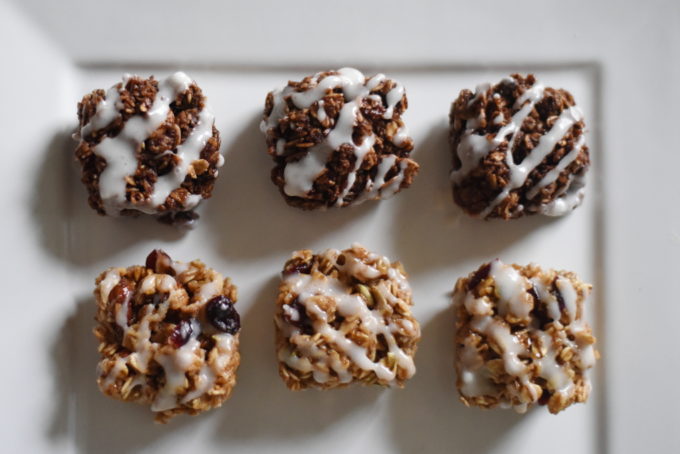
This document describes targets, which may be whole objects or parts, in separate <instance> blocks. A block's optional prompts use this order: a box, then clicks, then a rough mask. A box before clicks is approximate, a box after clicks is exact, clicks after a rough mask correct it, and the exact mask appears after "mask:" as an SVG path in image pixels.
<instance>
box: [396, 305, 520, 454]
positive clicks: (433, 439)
mask: <svg viewBox="0 0 680 454" xmlns="http://www.w3.org/2000/svg"><path fill="white" fill-rule="evenodd" d="M453 323H454V321H453V309H452V307H449V308H447V309H446V310H445V311H442V312H440V313H438V314H437V315H435V316H434V317H433V318H432V319H431V320H430V321H429V322H428V323H427V324H426V325H424V326H423V327H422V332H423V337H422V341H421V342H420V345H419V348H418V353H417V354H416V366H417V367H418V372H416V375H415V376H414V377H413V378H412V379H411V380H410V381H409V382H408V383H407V384H406V387H405V388H404V389H403V390H400V391H397V392H395V393H394V394H393V396H392V398H391V401H390V405H391V407H390V415H391V418H392V421H391V424H392V439H393V446H394V448H395V449H396V450H397V451H398V452H400V453H421V452H442V453H443V452H464V453H466V454H481V453H485V452H488V451H489V450H491V448H492V447H493V446H494V445H496V444H498V443H500V442H501V440H502V439H503V437H504V436H505V434H506V433H508V432H509V431H511V430H512V428H513V427H514V426H515V425H517V424H518V423H520V422H521V421H522V415H518V414H516V413H515V412H513V411H508V410H495V411H484V410H480V409H477V408H467V407H465V406H464V405H463V404H462V403H461V402H460V401H459V400H458V393H457V391H456V385H455V370H454V367H453V335H454V332H453Z"/></svg>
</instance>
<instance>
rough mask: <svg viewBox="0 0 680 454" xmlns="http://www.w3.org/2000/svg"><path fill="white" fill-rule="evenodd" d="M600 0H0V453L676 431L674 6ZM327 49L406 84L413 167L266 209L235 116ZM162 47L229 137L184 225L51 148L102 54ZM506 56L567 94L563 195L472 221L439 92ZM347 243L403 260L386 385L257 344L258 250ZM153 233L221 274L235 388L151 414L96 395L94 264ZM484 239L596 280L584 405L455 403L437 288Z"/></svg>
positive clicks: (545, 442) (262, 323) (68, 124)
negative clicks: (344, 381)
mask: <svg viewBox="0 0 680 454" xmlns="http://www.w3.org/2000/svg"><path fill="white" fill-rule="evenodd" d="M604 4H606V5H607V6H609V7H612V6H613V5H614V2H603V5H597V6H596V5H589V4H588V3H585V2H584V3H583V5H582V7H581V8H580V9H579V8H578V7H577V6H571V7H570V8H566V7H548V6H543V5H542V3H541V2H519V4H518V5H517V8H513V9H509V8H507V7H506V6H500V5H499V6H498V8H499V9H502V10H500V11H499V12H497V13H493V14H492V13H491V11H486V12H484V13H483V10H484V9H485V8H486V9H489V8H490V6H486V7H484V6H482V5H479V6H475V5H464V6H456V5H448V4H444V3H442V4H437V3H428V2H420V4H419V5H415V4H414V5H410V6H403V7H400V6H398V5H397V4H394V3H376V4H375V5H371V6H367V5H363V4H361V3H359V2H346V3H345V4H344V6H343V7H342V8H338V9H337V11H332V12H331V11H327V12H324V13H323V14H322V11H321V8H320V7H319V6H318V5H317V6H314V5H315V4H312V3H310V4H307V5H297V4H296V5H292V4H291V5H289V4H283V3H279V2H274V1H270V2H266V3H265V4H263V5H254V4H247V3H246V2H243V4H241V5H238V6H236V5H228V4H222V3H220V2H200V3H197V5H196V6H194V7H192V8H191V9H187V8H186V7H185V6H182V4H180V3H177V4H176V5H174V4H172V2H170V3H168V2H161V1H150V2H144V3H140V4H137V2H132V1H128V0H126V1H122V2H118V3H117V4H116V6H115V7H108V8H107V7H104V6H100V5H97V4H95V3H92V4H91V3H87V2H78V1H74V0H68V1H62V2H59V3H55V4H42V3H41V2H38V1H37V0H32V1H28V2H24V3H22V5H21V6H19V4H18V2H17V4H9V3H4V4H0V42H2V43H3V44H2V46H3V52H5V53H7V54H8V57H9V58H8V59H7V60H6V61H7V62H9V65H8V66H6V68H5V69H4V70H3V72H2V73H0V82H2V86H3V87H5V88H6V90H5V101H4V108H3V109H2V111H0V127H2V128H3V129H2V132H3V140H4V144H5V148H6V150H5V151H4V153H5V156H8V157H9V156H12V157H13V158H14V159H12V162H11V163H9V161H7V163H8V164H7V165H6V172H7V177H6V178H8V182H9V185H8V190H7V191H8V192H7V197H6V206H8V208H7V211H6V214H5V220H6V221H5V223H3V227H2V229H3V230H2V233H3V240H2V244H3V252H4V253H5V257H6V260H5V261H3V264H2V267H3V268H2V270H3V273H2V275H3V276H4V279H5V281H4V282H3V283H4V284H5V287H6V288H7V289H8V290H7V293H6V295H7V296H6V304H5V306H6V313H5V326H4V328H3V329H2V330H0V333H1V334H0V335H1V336H2V338H1V339H2V340H3V342H4V345H6V346H7V347H8V350H7V354H6V366H5V367H4V368H3V371H5V373H4V374H3V382H2V384H3V389H5V390H6V397H5V402H6V408H7V409H10V410H8V411H6V412H4V414H3V416H2V425H0V427H2V428H1V429H0V433H2V440H8V441H9V440H11V446H12V450H15V451H17V452H21V451H23V452H45V451H51V452H98V453H99V452H127V451H145V452H178V453H183V452H192V451H194V450H201V451H202V452H224V451H225V450H227V449H229V450H232V451H236V452H244V453H248V452H252V453H259V452H269V451H272V452H274V451H275V452H291V453H292V452H317V451H322V452H346V451H357V452H452V451H453V452H466V453H482V452H493V453H501V452H502V453H515V452H528V453H539V452H543V451H545V450H546V449H549V450H550V451H551V452H555V453H562V452H564V453H571V452H579V453H600V452H612V453H620V452H637V451H638V450H639V449H643V447H644V448H645V449H647V450H650V451H653V452H677V451H678V449H680V440H679V439H678V435H677V434H673V433H671V431H670V430H669V429H671V428H673V427H677V426H678V422H679V421H678V416H677V413H676V412H675V411H673V404H678V403H680V399H678V398H679V395H678V391H677V386H674V384H673V377H674V376H676V375H677V374H678V372H680V368H679V365H678V355H677V351H676V350H675V348H677V346H678V345H679V344H678V335H677V330H676V329H673V321H674V320H676V319H677V318H680V309H678V305H677V304H675V303H676V302H677V296H675V295H676V294H675V293H669V292H672V290H673V289H674V288H672V287H671V284H670V283H669V281H672V280H673V276H674V275H675V274H676V273H678V272H680V266H678V264H677V261H676V260H674V258H677V256H678V252H679V249H680V247H679V245H680V215H678V210H677V208H676V205H677V203H676V204H675V205H672V204H671V200H672V199H673V198H674V197H673V196H674V195H677V194H678V193H680V192H679V191H680V185H679V184H678V182H677V179H674V178H673V175H674V172H673V169H674V168H676V167H677V166H678V165H679V164H680V158H679V157H678V156H679V155H678V154H677V153H673V152H672V151H673V148H672V147H673V146H675V145H674V142H673V141H671V139H670V138H671V137H672V133H673V131H674V129H673V128H674V125H673V123H672V121H671V119H672V118H675V119H677V115H675V117H672V115H674V114H673V112H674V109H673V106H672V104H673V102H678V101H680V99H678V98H679V97H678V94H679V93H678V89H677V88H676V87H675V84H674V83H672V82H671V81H672V77H671V76H673V75H674V76H676V77H677V76H679V75H680V74H678V61H677V58H676V57H675V56H676V55H677V54H676V53H675V54H674V53H673V51H677V50H678V44H680V39H679V36H678V32H677V31H676V30H674V29H673V28H672V27H671V26H672V25H673V24H675V25H677V18H678V8H677V7H675V6H672V5H666V6H664V5H662V4H660V3H659V4H658V5H657V8H656V9H653V11H648V10H645V11H644V12H642V11H636V10H635V9H634V8H632V7H628V6H623V5H621V6H617V14H618V15H619V17H617V22H616V23H614V22H611V23H608V22H606V21H601V20H599V19H598V17H600V16H598V15H599V14H604V12H608V11H609V10H608V9H607V8H606V7H605V5H604ZM57 5H58V6H57ZM572 8H573V9H572ZM574 9H575V10H578V11H579V14H576V13H575V12H574ZM586 13H587V14H586ZM608 17H611V16H608ZM558 18H559V19H558ZM369 19H370V20H369ZM512 24H515V25H512ZM520 24H523V25H522V26H520ZM529 24H531V25H529ZM562 24H569V26H568V27H566V26H564V25H562ZM291 27H292V28H295V27H298V28H299V30H300V31H299V32H297V33H291V30H292V28H291ZM354 27H358V28H356V29H354ZM478 27H479V28H478ZM631 27H632V28H631ZM636 27H637V28H636ZM529 29H530V30H529ZM642 32H644V35H643V34H642ZM287 33H288V34H287ZM630 33H633V34H634V35H635V40H633V39H632V38H628V36H630ZM604 36H606V37H607V39H608V40H611V41H604V40H602V38H603V37H604ZM655 43H656V44H661V45H665V46H666V47H663V46H656V47H654V48H652V47H651V45H652V44H655ZM346 65H349V66H357V67H359V68H360V69H362V70H363V71H364V72H365V73H366V74H374V73H375V72H384V73H386V74H387V75H389V76H391V77H394V78H396V79H398V80H399V81H401V82H402V83H403V84H404V85H405V86H406V89H407V94H408V98H409V110H408V111H407V113H406V117H405V119H406V121H407V123H408V125H409V128H410V130H411V133H412V135H413V137H414V139H415V141H416V150H415V152H414V154H413V157H414V159H416V160H417V161H418V162H419V163H420V164H421V172H420V174H419V175H418V177H417V178H416V180H415V183H414V184H413V186H412V187H411V188H410V189H408V190H405V191H404V192H402V193H400V194H399V195H397V196H395V197H394V198H392V199H390V200H387V201H382V202H367V203H366V204H364V205H362V206H360V207H356V208H351V209H343V210H330V211H327V212H302V211H300V210H296V209H293V208H289V207H287V206H286V205H285V203H284V201H283V200H282V198H281V197H280V196H279V195H278V193H277V190H276V188H275V187H274V185H272V184H271V182H270V181H269V171H270V168H271V166H272V164H271V161H270V159H269V157H268V156H267V155H266V152H265V148H264V140H263V137H262V135H261V133H260V131H259V129H258V121H259V117H260V115H261V110H262V107H263V104H264V97H265V95H266V93H267V92H268V91H269V90H271V89H272V88H274V87H275V86H278V85H281V84H282V83H285V82H286V81H287V80H288V79H293V80H297V79H300V78H301V77H303V76H304V75H307V74H311V73H314V72H316V71H318V70H322V69H327V68H335V67H340V66H346ZM178 69H181V70H184V71H186V72H187V73H188V74H189V75H190V76H191V77H192V78H194V79H195V80H196V81H197V82H198V84H199V85H200V86H201V87H202V89H203V91H204V93H205V94H206V95H207V96H208V98H209V102H210V104H211V105H212V107H213V110H214V111H215V114H216V126H217V127H218V129H219V130H220V132H221V136H222V142H223V147H222V152H223V153H224V155H225V158H226V163H225V167H224V168H223V170H222V171H221V172H220V178H219V180H218V183H217V186H216V189H215V193H214V195H213V198H212V199H211V200H209V201H207V202H206V203H204V204H203V205H202V207H201V209H200V211H199V212H200V213H201V219H200V220H199V221H198V226H197V228H196V229H194V230H193V231H191V232H189V233H187V234H181V233H179V232H177V231H175V230H173V229H172V228H169V227H166V226H164V225H160V224H157V223H155V222H154V221H152V220H145V219H112V218H103V217H99V216H97V215H95V214H94V212H93V211H92V210H90V209H89V207H88V206H87V203H86V194H85V191H84V189H83V188H82V185H81V184H80V182H79V181H78V180H79V177H78V171H77V169H76V168H75V165H74V164H73V161H72V160H73V149H74V143H73V142H72V141H71V139H70V137H69V134H70V132H71V130H72V128H73V127H74V126H75V124H76V118H75V112H76V109H75V106H76V103H77V102H78V100H79V99H80V98H81V96H82V95H83V94H85V93H87V92H90V91H91V90H92V89H95V88H107V87H109V86H110V85H112V84H114V83H115V82H117V81H118V80H119V79H120V76H121V74H122V73H123V72H133V73H137V74H139V75H142V76H148V75H150V74H154V75H156V76H157V77H164V76H166V75H167V74H169V73H170V72H172V71H175V70H178ZM511 72H535V73H536V74H537V76H538V77H539V78H540V79H541V80H542V81H543V82H544V83H545V84H547V85H550V86H556V87H564V88H567V89H568V90H570V91H571V92H572V93H573V94H574V96H575V98H576V100H577V102H578V103H579V105H580V106H581V107H582V108H583V110H584V113H585V115H586V122H587V126H588V129H589V132H588V143H589V146H590V149H591V159H592V161H593V166H592V168H591V171H590V172H589V175H588V193H587V198H586V202H585V203H584V205H583V206H582V207H580V208H578V209H577V210H576V211H575V212H574V213H572V214H570V215H569V216H567V217H565V218H562V219H546V218H540V217H533V218H527V219H520V220H517V221H512V222H480V221H476V220H473V219H469V218H467V217H465V216H463V215H461V214H460V213H459V211H458V210H457V209H456V208H455V207H454V205H453V203H452V200H451V196H450V188H449V182H448V177H447V174H448V167H449V162H450V157H449V150H448V145H447V137H446V135H447V130H446V127H447V115H448V110H449V105H450V103H451V101H452V100H453V99H454V98H455V96H457V94H458V92H459V91H460V90H461V89H463V88H473V87H474V86H475V85H476V84H477V83H479V82H484V81H497V80H499V79H500V78H501V77H503V76H505V75H507V74H509V73H511ZM5 128H6V129H5ZM10 153H11V154H10ZM355 241H358V242H360V243H362V244H364V245H365V246H367V247H368V248H369V249H371V250H374V251H376V252H379V253H382V254H384V255H387V256H388V257H390V258H392V259H398V260H400V261H402V262H403V263H404V265H405V267H406V270H407V272H409V274H410V276H411V284H412V286H413V289H414V300H415V307H414V313H415V315H416V317H417V318H418V319H419V321H420V322H421V326H422V328H423V340H422V342H421V344H420V349H419V351H418V354H417V356H416V365H417V367H418V373H417V374H416V376H415V377H414V378H413V379H412V380H411V381H410V382H409V383H408V384H407V386H406V388H405V389H403V390H383V389H377V388H376V389H373V388H363V387H350V388H348V389H343V390H337V391H328V392H315V391H309V392H302V393H293V392H290V391H288V390H287V389H286V388H285V386H284V385H283V384H282V382H281V380H280V379H279V377H278V375H277V371H276V361H275V356H274V352H273V350H274V347H273V344H274V340H273V339H274V335H273V324H272V315H273V302H274V298H275V292H276V286H277V273H278V272H279V270H280V269H281V266H282V265H283V263H284V261H285V260H286V258H287V257H288V256H289V255H290V253H291V252H292V251H293V250H295V249H301V248H311V249H315V250H319V249H323V248H326V247H337V248H345V247H348V246H349V245H350V244H351V243H352V242H355ZM155 247H161V248H163V249H165V250H166V251H168V252H169V253H170V254H171V255H172V256H173V258H175V259H178V260H191V259H193V258H201V259H202V260H203V261H204V262H205V263H206V264H208V265H209V266H212V267H214V268H217V269H218V270H220V271H222V272H224V273H225V274H226V275H229V276H231V277H232V278H233V280H234V282H235V283H236V284H237V285H238V287H239V295H240V297H239V302H238V305H237V307H238V308H239V311H240V313H241V316H242V322H243V330H242V336H241V342H242V345H241V354H242V363H241V368H240V369H239V375H238V384H237V386H236V388H235V389H234V394H233V396H232V398H231V399H230V400H229V401H228V402H227V403H225V405H224V406H223V407H222V408H220V409H218V410H214V411H212V412H210V413H207V414H205V415H201V416H198V417H193V418H189V417H179V418H177V419H175V420H173V421H172V422H171V423H170V424H168V425H166V426H159V425H155V424H154V423H153V422H152V415H151V414H150V412H149V411H148V409H146V408H142V407H138V406H135V405H131V404H125V403H120V402H115V401H112V400H110V399H107V398H106V397H104V396H102V395H101V394H100V393H99V391H98V389H97V386H96V383H95V380H94V366H95V364H96V361H97V353H96V345H95V342H94V338H93V336H92V334H91V329H92V326H93V323H92V317H93V315H94V304H93V302H92V298H91V291H92V286H93V280H94V277H95V276H96V275H97V274H98V273H99V272H100V271H101V270H103V269H105V268H106V267H108V266H127V265H131V264H135V263H142V262H143V260H144V258H145V256H146V254H147V253H148V252H149V251H150V250H151V249H153V248H155ZM494 257H500V258H502V259H503V260H504V261H506V262H517V263H522V264H524V263H528V262H530V261H534V262H536V263H539V264H541V265H543V266H545V267H554V268H559V269H571V270H574V271H576V272H578V274H579V275H580V276H581V277H582V278H583V279H584V280H586V281H589V282H592V283H593V284H594V285H595V292H594V295H593V297H592V298H591V300H590V305H591V307H590V312H591V314H590V317H591V321H592V322H593V324H594V327H595V329H596V335H598V340H599V344H598V348H599V349H600V350H601V351H602V353H603V357H604V358H603V361H601V362H600V363H599V364H598V366H597V368H596V370H595V374H594V376H593V378H594V392H593V394H592V396H591V400H590V401H589V402H588V403H587V404H586V405H577V406H574V407H572V408H570V409H568V410H566V411H565V412H563V413H561V414H560V415H558V416H552V415H550V414H548V413H547V411H546V410H545V409H544V408H538V409H536V410H533V411H530V412H529V413H528V414H526V415H516V414H514V413H512V412H508V411H500V410H499V411H480V410H478V409H467V408H465V407H464V406H463V405H462V404H460V403H459V402H458V400H457V393H456V391H455V386H454V372H453V366H452V359H453V353H452V347H453V340H452V339H453V332H452V314H451V310H450V298H449V295H448V292H449V291H450V290H451V288H452V287H453V284H454V283H455V280H456V279H457V278H458V277H460V276H462V275H466V274H467V273H469V272H470V271H472V270H474V269H475V268H476V267H477V266H478V265H479V264H481V263H482V262H484V261H488V260H490V259H493V258H494ZM667 295H671V296H667ZM8 372H9V373H8ZM652 421H655V422H654V423H652ZM5 443H7V441H6V442H5Z"/></svg>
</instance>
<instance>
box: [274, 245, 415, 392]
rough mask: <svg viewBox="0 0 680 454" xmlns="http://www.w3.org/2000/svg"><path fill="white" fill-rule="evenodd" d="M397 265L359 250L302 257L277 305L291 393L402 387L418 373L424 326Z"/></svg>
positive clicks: (289, 266) (287, 269)
mask: <svg viewBox="0 0 680 454" xmlns="http://www.w3.org/2000/svg"><path fill="white" fill-rule="evenodd" d="M411 306H412V302H411V288H410V286H409V284H408V281H407V280H406V273H405V272H404V269H403V267H402V266H401V264H400V263H399V262H395V263H390V261H389V260H388V259H387V258H385V257H381V256H379V255H376V254H373V253H370V252H368V251H367V250H366V249H364V248H363V247H361V246H359V245H356V244H355V245H353V246H352V247H351V248H350V249H346V250H344V251H338V250H336V249H328V250H326V251H324V252H323V253H321V254H313V253H312V252H311V251H309V250H303V251H297V252H295V253H294V254H293V256H292V258H291V259H290V260H288V261H287V262H286V264H285V266H284V267H283V272H282V274H281V285H280V287H279V295H278V299H277V302H276V315H275V316H274V322H275V325H276V350H277V355H278V360H279V374H280V375H281V378H283V381H284V382H285V383H286V386H288V388H290V389H292V390H300V389H304V388H318V389H329V388H338V387H342V386H346V385H348V384H349V383H352V382H358V383H362V384H364V385H371V384H378V385H382V386H392V387H403V386H404V383H405V381H406V380H408V379H409V378H411V377H412V376H413V374H414V373H415V371H416V368H415V365H414V362H413V357H414V355H415V353H416V347H417V344H418V341H419V340H420V325H419V324H418V322H417V321H416V319H415V318H414V317H413V315H412V314H411Z"/></svg>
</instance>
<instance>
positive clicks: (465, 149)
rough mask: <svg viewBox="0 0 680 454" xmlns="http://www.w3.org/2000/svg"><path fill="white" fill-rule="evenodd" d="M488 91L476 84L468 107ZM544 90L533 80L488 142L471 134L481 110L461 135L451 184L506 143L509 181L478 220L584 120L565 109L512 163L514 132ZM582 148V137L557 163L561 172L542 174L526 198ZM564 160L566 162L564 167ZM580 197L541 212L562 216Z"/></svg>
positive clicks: (508, 81) (576, 110) (554, 176)
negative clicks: (513, 111)
mask: <svg viewBox="0 0 680 454" xmlns="http://www.w3.org/2000/svg"><path fill="white" fill-rule="evenodd" d="M501 83H504V84H513V85H514V84H516V83H517V82H516V81H515V80H514V79H512V78H505V79H503V80H502V81H501ZM489 88H490V85H489V84H482V85H478V86H477V87H476V89H475V95H474V97H473V98H472V99H471V100H470V102H469V103H468V105H471V104H472V103H473V102H474V101H475V100H477V99H478V98H479V97H481V96H485V95H486V92H487V91H488V89H489ZM544 91H545V87H544V86H543V85H542V84H541V83H540V82H538V81H536V82H535V83H534V85H532V86H531V88H529V89H527V90H526V91H525V92H524V93H523V94H522V95H521V96H520V97H519V98H517V100H516V101H515V104H514V106H513V107H514V109H518V110H517V112H516V113H515V114H514V115H513V116H512V117H511V119H510V122H509V123H508V124H507V125H505V126H503V127H501V128H500V129H499V130H498V132H497V133H496V135H495V136H494V137H493V138H491V139H489V138H488V137H487V136H486V135H480V134H478V133H475V131H474V129H475V128H476V127H477V126H478V125H479V123H480V121H481V120H482V117H483V115H484V112H483V111H482V112H481V113H480V116H479V117H477V118H473V119H470V120H468V121H467V124H466V126H467V129H466V130H465V132H464V133H463V136H462V137H461V140H460V143H459V144H458V148H457V149H456V153H457V155H458V158H459V159H460V161H461V167H460V168H459V169H457V170H453V171H452V172H451V181H453V182H454V183H459V182H460V181H462V180H463V178H464V177H465V176H466V175H467V174H468V173H470V171H471V170H472V169H474V168H475V167H477V165H478V164H479V161H480V160H482V158H484V157H485V156H486V155H488V154H489V153H490V152H491V151H493V150H495V149H496V148H498V147H499V146H500V145H501V144H503V142H505V141H506V140H507V141H508V144H507V147H506V149H505V163H506V165H507V166H508V169H509V170H510V179H509V182H508V184H507V185H506V186H505V187H504V188H503V190H502V191H501V192H500V193H499V194H498V195H497V196H496V197H495V198H494V199H493V200H492V201H491V202H490V203H489V204H488V205H487V207H486V208H485V209H484V210H482V211H481V212H480V213H479V214H478V216H479V217H481V218H485V217H486V216H488V215H489V214H490V213H491V212H492V211H493V209H494V208H496V207H497V206H498V205H499V204H500V203H501V202H502V201H503V200H504V199H505V198H506V197H507V196H508V194H509V193H510V191H512V190H513V189H517V188H520V187H522V186H523V185H524V183H525V182H526V180H527V177H528V176H529V174H530V173H531V172H532V171H533V170H534V169H535V168H536V167H537V166H538V165H539V164H540V163H541V162H542V161H543V159H545V157H546V156H548V155H549V154H550V153H551V152H552V151H553V150H554V148H555V145H556V144H557V143H559V142H560V141H561V140H562V139H563V138H564V136H565V135H566V134H567V133H568V132H569V130H570V129H571V127H572V126H573V125H574V124H575V123H577V122H579V121H581V120H582V119H583V114H582V112H581V110H580V109H579V108H578V107H577V106H571V107H569V108H567V109H564V110H563V111H562V113H561V114H560V116H559V118H558V119H557V121H556V122H555V123H554V124H553V127H552V128H551V129H550V131H548V132H547V133H546V134H544V135H543V136H541V138H540V139H539V142H538V144H537V145H536V147H535V148H534V149H533V150H531V151H530V152H529V154H528V155H527V156H526V157H525V158H524V159H523V160H522V162H520V163H519V164H515V162H514V160H513V156H512V151H513V147H514V143H515V138H516V136H517V132H518V131H519V130H520V129H521V127H522V124H523V123H524V120H525V119H526V118H527V116H528V115H529V114H530V113H531V111H532V110H533V108H534V106H535V105H536V104H537V103H538V102H540V101H541V100H542V99H543V96H544ZM500 121H502V119H500ZM494 122H495V123H499V118H498V117H497V118H495V119H494ZM508 135H510V137H509V138H507V137H508ZM506 138H507V139H506ZM583 145H584V139H583V135H581V136H580V138H579V141H578V142H577V143H576V144H575V145H574V148H573V149H572V150H571V152H570V153H568V154H567V155H566V156H564V157H563V159H562V161H560V163H559V165H558V167H559V168H560V170H559V171H558V172H557V173H556V174H555V173H553V172H552V171H551V172H550V173H549V174H547V175H545V176H544V178H543V179H542V180H541V181H540V182H539V183H538V184H537V185H536V186H535V187H534V188H532V190H531V191H530V194H533V195H529V196H528V198H530V199H531V198H533V197H535V196H536V194H538V191H539V190H540V189H541V188H543V187H545V186H547V185H548V184H550V183H552V182H553V181H555V180H556V179H557V177H558V176H559V172H561V171H562V170H564V169H565V168H566V167H567V166H568V165H569V163H571V162H573V160H574V159H576V157H577V156H578V153H579V152H580V150H581V148H582V147H583ZM565 160H566V163H564V164H563V162H565ZM582 198H583V194H582V192H580V194H579V196H577V197H571V198H570V199H569V200H565V201H564V203H562V204H557V203H556V204H554V205H553V206H552V207H551V208H548V209H546V210H543V211H542V212H543V213H544V214H547V215H553V216H556V215H562V214H565V213H566V212H567V211H568V210H569V209H571V208H573V207H575V206H576V205H578V204H579V203H580V200H581V199H582Z"/></svg>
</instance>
